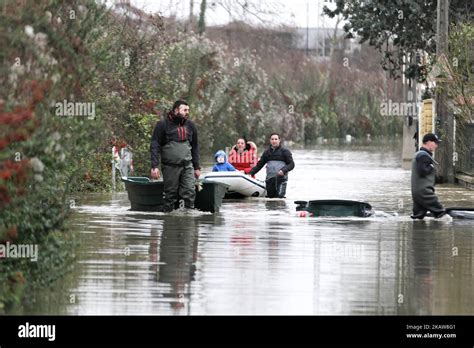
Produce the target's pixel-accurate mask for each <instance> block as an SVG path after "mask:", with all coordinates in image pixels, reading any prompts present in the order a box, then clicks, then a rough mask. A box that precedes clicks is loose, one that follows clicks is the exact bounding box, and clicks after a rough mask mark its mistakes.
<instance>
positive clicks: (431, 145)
mask: <svg viewBox="0 0 474 348" xmlns="http://www.w3.org/2000/svg"><path fill="white" fill-rule="evenodd" d="M440 142H441V141H440V140H439V138H438V137H437V136H436V134H433V133H428V134H425V136H424V137H423V146H422V147H421V148H420V151H418V152H417V153H416V154H415V156H414V157H413V161H412V168H411V196H412V199H413V214H412V215H411V218H412V219H420V220H422V219H423V218H424V217H425V216H426V213H427V212H428V211H430V212H431V213H433V215H434V216H435V218H440V217H442V216H444V215H445V214H446V210H445V209H444V208H443V206H442V205H441V203H440V202H439V200H438V196H436V194H435V189H434V186H435V177H436V168H435V164H437V163H436V161H435V160H434V159H433V152H434V151H435V150H436V149H437V148H438V145H439V143H440Z"/></svg>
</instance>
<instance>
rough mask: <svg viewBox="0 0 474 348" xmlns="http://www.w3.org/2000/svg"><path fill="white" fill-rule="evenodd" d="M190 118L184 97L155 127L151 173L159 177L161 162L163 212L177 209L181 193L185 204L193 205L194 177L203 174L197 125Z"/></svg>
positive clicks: (188, 206)
mask: <svg viewBox="0 0 474 348" xmlns="http://www.w3.org/2000/svg"><path fill="white" fill-rule="evenodd" d="M188 118H189V105H188V104H187V103H186V102H185V101H183V100H177V101H176V102H175V103H174V105H173V108H172V109H171V111H170V112H169V113H168V115H167V116H166V117H165V118H164V119H162V120H161V121H159V122H158V123H157V124H156V126H155V129H154V131H153V136H152V139H151V145H150V153H151V177H152V178H153V179H158V178H159V177H160V170H159V169H158V166H159V164H160V162H161V171H162V172H163V182H164V193H165V198H164V205H163V211H164V212H170V211H172V210H173V209H174V206H175V203H176V201H177V200H178V195H179V197H181V199H182V200H183V201H184V207H185V208H189V209H193V208H194V199H195V197H196V190H195V187H194V184H195V178H199V175H201V168H200V166H199V145H198V134H197V129H196V126H195V124H194V123H193V122H192V121H191V120H189V119H188Z"/></svg>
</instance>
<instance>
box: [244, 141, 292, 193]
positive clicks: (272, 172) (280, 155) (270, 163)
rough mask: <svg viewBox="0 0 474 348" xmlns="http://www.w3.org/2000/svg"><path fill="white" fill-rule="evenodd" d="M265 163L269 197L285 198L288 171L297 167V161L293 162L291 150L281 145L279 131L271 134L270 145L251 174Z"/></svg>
mask: <svg viewBox="0 0 474 348" xmlns="http://www.w3.org/2000/svg"><path fill="white" fill-rule="evenodd" d="M265 164H266V165H267V178H266V180H265V186H266V189H267V197H269V198H275V197H277V198H285V194H286V184H287V182H288V172H289V171H290V170H292V169H293V168H294V167H295V162H293V156H292V154H291V152H290V150H288V149H287V148H284V147H282V146H280V135H279V134H278V133H272V134H271V135H270V147H269V148H268V149H267V150H265V152H264V153H263V155H262V157H260V160H259V161H258V163H257V164H256V165H255V167H253V168H252V169H251V170H250V172H249V174H250V175H255V174H257V173H258V172H259V170H260V169H262V168H263V166H264V165H265Z"/></svg>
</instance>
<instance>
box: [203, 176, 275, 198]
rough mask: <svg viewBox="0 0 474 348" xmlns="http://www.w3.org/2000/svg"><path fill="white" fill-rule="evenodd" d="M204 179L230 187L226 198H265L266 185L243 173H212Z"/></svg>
mask: <svg viewBox="0 0 474 348" xmlns="http://www.w3.org/2000/svg"><path fill="white" fill-rule="evenodd" d="M204 179H205V180H206V181H213V182H219V183H222V184H226V185H229V188H228V190H227V193H226V195H225V198H242V197H265V193H266V189H265V183H264V182H263V181H260V180H258V179H254V178H252V177H251V176H248V175H245V174H243V173H241V172H237V171H236V172H211V173H208V174H206V175H204Z"/></svg>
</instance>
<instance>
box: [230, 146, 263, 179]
mask: <svg viewBox="0 0 474 348" xmlns="http://www.w3.org/2000/svg"><path fill="white" fill-rule="evenodd" d="M257 162H258V160H257V146H256V145H255V143H253V142H251V141H247V140H246V139H244V138H239V139H237V144H236V145H235V146H234V147H233V148H232V150H231V151H230V153H229V163H230V164H232V165H233V166H234V167H235V169H237V170H239V171H241V172H243V173H245V174H248V173H249V172H250V169H252V168H253V167H254V166H255V165H256V164H257Z"/></svg>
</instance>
